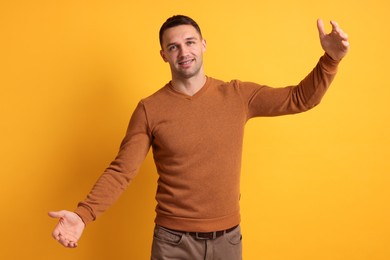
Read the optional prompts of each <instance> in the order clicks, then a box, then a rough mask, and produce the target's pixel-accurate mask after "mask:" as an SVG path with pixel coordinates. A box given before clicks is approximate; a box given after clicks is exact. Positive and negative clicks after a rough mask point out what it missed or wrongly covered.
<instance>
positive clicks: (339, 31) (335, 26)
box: [330, 21, 348, 41]
mask: <svg viewBox="0 0 390 260" xmlns="http://www.w3.org/2000/svg"><path fill="white" fill-rule="evenodd" d="M330 24H331V25H332V32H333V33H336V34H337V35H338V36H339V37H340V38H341V39H342V40H343V41H346V40H348V35H347V34H346V33H345V32H344V31H343V30H342V29H341V28H340V26H339V24H338V23H337V22H336V21H330Z"/></svg>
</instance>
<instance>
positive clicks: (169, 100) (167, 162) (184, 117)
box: [75, 54, 338, 232]
mask: <svg viewBox="0 0 390 260" xmlns="http://www.w3.org/2000/svg"><path fill="white" fill-rule="evenodd" d="M337 64H338V63H337V62H335V61H333V60H332V59H331V58H330V57H329V56H328V55H327V54H325V55H324V56H323V57H321V59H320V61H319V63H318V64H317V66H316V67H315V68H314V69H313V71H312V72H311V73H310V74H309V75H308V76H307V77H306V78H305V79H304V80H303V81H301V82H300V83H299V84H298V85H297V86H289V87H286V88H270V87H267V86H263V85H258V84H255V83H249V82H241V81H238V80H233V81H231V82H223V81H220V80H216V79H213V78H210V77H209V78H207V81H206V83H205V85H204V86H203V88H202V89H201V90H200V91H199V92H197V93H196V94H195V95H194V96H187V95H184V94H182V93H179V92H176V91H175V90H174V89H173V88H172V86H171V84H167V85H166V86H164V87H163V88H161V89H160V90H159V91H157V92H156V93H154V94H153V95H151V96H150V97H148V98H145V99H143V100H142V101H141V102H140V103H139V104H138V106H137V108H136V109H135V111H134V114H133V115H132V118H131V120H130V123H129V127H128V130H127V133H126V136H125V137H124V139H123V142H122V144H121V146H120V150H119V153H118V155H117V157H116V158H115V160H114V161H113V162H112V163H111V164H110V166H109V167H108V168H107V169H106V170H105V172H104V173H103V174H102V176H101V177H100V178H99V179H98V181H97V182H96V184H95V186H94V187H93V189H92V190H91V192H90V193H89V194H88V196H87V198H86V199H85V200H84V201H83V202H80V203H79V205H78V208H77V209H76V211H75V212H76V213H77V214H78V215H80V216H81V218H82V219H83V221H84V222H85V223H88V222H90V221H92V220H94V219H95V218H96V217H97V216H98V215H99V214H101V213H102V212H104V211H105V210H106V209H107V208H108V207H110V206H111V205H112V204H113V203H114V202H115V201H116V200H117V198H118V197H119V196H120V195H121V193H122V192H123V190H125V189H126V187H127V186H128V185H129V183H130V182H131V180H132V179H133V178H134V177H135V176H136V174H137V172H138V169H139V167H140V165H141V163H142V161H143V160H144V158H145V156H146V154H147V153H148V150H149V148H150V146H152V148H153V156H154V160H155V164H156V167H157V171H158V174H159V179H158V189H157V194H156V200H157V207H156V213H157V216H156V219H155V222H156V223H157V224H159V225H161V226H165V227H167V228H171V229H176V230H183V231H198V232H208V231H216V230H223V229H227V228H230V227H232V226H234V225H237V224H239V222H240V209H239V200H240V168H241V153H242V143H243V134H244V126H245V123H246V122H247V121H248V119H250V118H252V117H259V116H279V115H286V114H294V113H299V112H303V111H306V110H308V109H311V108H313V107H314V106H316V105H317V104H319V102H320V100H321V98H322V97H323V95H324V94H325V92H326V90H327V88H328V86H329V85H330V83H331V81H332V80H333V78H334V76H335V74H336V70H337Z"/></svg>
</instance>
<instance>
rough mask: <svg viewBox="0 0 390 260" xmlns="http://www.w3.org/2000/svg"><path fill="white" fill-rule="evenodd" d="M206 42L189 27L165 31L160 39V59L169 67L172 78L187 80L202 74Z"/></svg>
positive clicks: (181, 26) (180, 26)
mask: <svg viewBox="0 0 390 260" xmlns="http://www.w3.org/2000/svg"><path fill="white" fill-rule="evenodd" d="M205 51H206V42H205V40H203V39H202V38H201V37H200V35H199V33H198V31H197V30H196V29H195V28H194V27H193V26H191V25H179V26H176V27H172V28H169V29H167V30H166V31H165V32H164V34H163V37H162V50H161V51H160V54H161V57H162V58H163V60H164V61H165V62H168V63H169V65H170V67H171V72H172V78H176V79H189V78H191V77H194V76H196V75H198V74H199V73H200V72H201V73H203V53H204V52H205Z"/></svg>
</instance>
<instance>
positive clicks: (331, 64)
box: [321, 52, 340, 74]
mask: <svg viewBox="0 0 390 260" xmlns="http://www.w3.org/2000/svg"><path fill="white" fill-rule="evenodd" d="M321 61H322V67H323V68H324V69H325V70H326V72H328V73H331V74H335V73H336V72H337V67H338V65H339V63H340V61H336V60H334V59H332V57H330V56H329V54H327V53H326V52H325V54H324V55H323V56H322V57H321Z"/></svg>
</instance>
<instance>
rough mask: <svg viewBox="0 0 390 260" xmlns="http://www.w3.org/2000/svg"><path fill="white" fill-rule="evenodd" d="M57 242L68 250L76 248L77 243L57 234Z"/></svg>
mask: <svg viewBox="0 0 390 260" xmlns="http://www.w3.org/2000/svg"><path fill="white" fill-rule="evenodd" d="M57 241H58V242H59V243H60V244H61V245H63V246H64V247H68V248H76V247H77V246H78V244H77V242H75V241H71V240H69V239H67V238H66V237H65V236H63V235H62V234H59V236H58V239H57Z"/></svg>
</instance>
